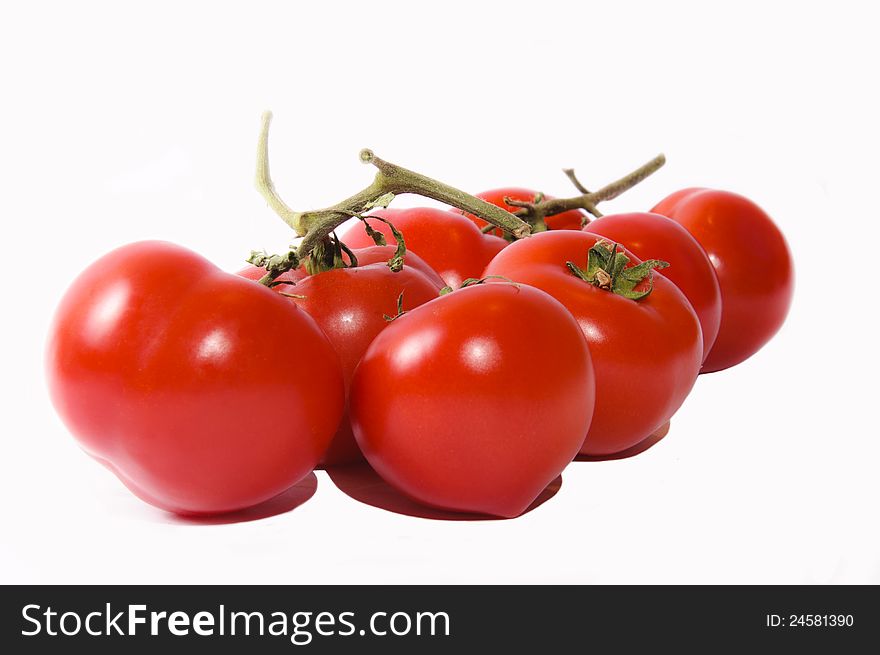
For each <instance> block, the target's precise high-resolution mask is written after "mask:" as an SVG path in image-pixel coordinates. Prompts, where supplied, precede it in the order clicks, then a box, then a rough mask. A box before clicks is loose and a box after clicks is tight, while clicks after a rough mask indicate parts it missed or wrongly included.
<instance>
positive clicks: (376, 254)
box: [236, 245, 445, 292]
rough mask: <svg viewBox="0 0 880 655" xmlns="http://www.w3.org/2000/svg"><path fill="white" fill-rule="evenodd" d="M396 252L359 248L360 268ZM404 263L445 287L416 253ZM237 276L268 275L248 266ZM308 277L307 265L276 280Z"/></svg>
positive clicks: (384, 260) (383, 260)
mask: <svg viewBox="0 0 880 655" xmlns="http://www.w3.org/2000/svg"><path fill="white" fill-rule="evenodd" d="M395 250H396V246H390V245H389V246H375V245H371V246H370V247H368V248H359V249H358V250H357V251H356V252H355V257H356V258H357V261H358V265H359V266H366V265H367V264H379V263H387V262H388V260H389V259H391V258H392V257H393V256H394V252H395ZM343 258H344V259H345V261H346V262H349V261H350V260H349V258H348V255H343ZM404 261H405V265H406V266H408V267H410V268H414V269H416V270H418V271H421V272H422V273H424V274H425V276H426V277H427V278H428V279H429V280H431V282H433V283H434V284H436V285H438V286H439V287H440V288H442V287H443V286H444V285H445V282H443V278H442V277H440V276H439V275H438V274H437V271H435V270H434V269H433V268H431V267H430V266H428V264H427V262H425V260H424V259H422V258H421V257H419V256H418V255H417V254H416V253H414V252H408V253H406V256H405V257H404ZM236 274H237V275H241V276H242V277H246V278H248V279H249V280H260V279H262V277H263V276H264V275H265V274H266V269H264V268H260V267H258V266H253V265H251V264H248V265H247V266H245V267H244V268H242V269H241V270H239V271H237V272H236ZM308 275H309V273H308V271H307V270H306V267H305V265H302V266H300V267H299V268H297V269H294V270H292V271H287V272H286V273H282V274H281V275H279V276H278V277H277V278H276V279H278V280H286V281H288V282H299V281H300V280H302V279H304V278H306V277H308ZM285 287H286V288H287V291H288V292H291V287H290V285H280V288H278V290H279V291H284V289H285Z"/></svg>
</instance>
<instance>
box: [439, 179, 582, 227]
mask: <svg viewBox="0 0 880 655" xmlns="http://www.w3.org/2000/svg"><path fill="white" fill-rule="evenodd" d="M476 195H477V198H482V199H483V200H485V201H486V202H491V203H492V204H493V205H495V206H496V207H501V209H506V210H507V211H509V212H511V213H513V212H515V211H516V210H517V209H519V208H518V207H516V206H514V205H508V204H507V203H506V202H504V199H505V198H510V199H511V200H521V201H523V202H534V201H535V199H536V198H538V197H539V196H540V194H539V192H538V191H533V190H532V189H524V188H522V187H504V188H501V189H492V190H491V191H483V192H482V193H478V194H476ZM544 199H545V200H552V199H553V196H547V195H545V196H544ZM453 211H455V212H458V213H459V214H464V215H465V216H467V217H468V218H469V219H471V220H472V221H473V222H474V223H475V224H476V226H477V227H478V228H480V229H482V228H484V227H485V226H486V225H487V223H486V221H484V220H483V219H482V218H478V217H476V216H474V215H473V214H468V213H467V212H463V211H461V210H460V209H455V210H453ZM585 218H586V214H584V213H583V212H581V211H578V210H577V209H571V210H569V211H567V212H562V213H559V214H554V215H553V216H548V217H547V218H546V219H545V223H546V224H547V229H548V230H580V229H581V227H583V225H584V219H585ZM489 234H494V235H495V236H498V237H500V236H503V235H504V232H503V231H502V230H500V229H498V230H492V231H491V232H489Z"/></svg>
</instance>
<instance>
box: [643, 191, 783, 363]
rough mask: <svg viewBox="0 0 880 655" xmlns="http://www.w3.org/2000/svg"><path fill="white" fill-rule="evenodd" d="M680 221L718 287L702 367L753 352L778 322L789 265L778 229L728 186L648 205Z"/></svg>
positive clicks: (684, 193) (737, 360) (736, 359)
mask: <svg viewBox="0 0 880 655" xmlns="http://www.w3.org/2000/svg"><path fill="white" fill-rule="evenodd" d="M653 211H655V212H657V213H663V214H665V215H667V216H669V217H670V218H672V219H673V220H674V221H676V222H678V223H680V224H681V225H683V226H684V227H685V228H686V229H687V230H688V232H690V233H691V234H692V235H693V236H694V238H696V240H697V241H699V242H700V245H702V246H703V249H704V250H705V251H706V253H707V254H708V255H709V260H710V261H711V262H712V265H713V266H714V267H715V273H716V275H717V276H718V283H719V285H720V287H721V302H722V310H721V326H720V328H719V330H718V338H717V339H716V340H715V344H714V345H713V346H712V350H711V351H710V352H709V356H708V357H707V358H706V362H705V364H704V365H703V371H704V372H709V371H720V370H722V369H725V368H729V367H731V366H734V365H736V364H739V363H740V362H742V361H744V360H746V359H748V358H749V357H751V356H752V355H754V354H755V353H756V352H757V351H758V350H760V349H761V347H762V346H763V345H764V344H765V343H767V342H768V341H769V340H770V339H771V338H772V337H773V335H774V334H776V332H777V331H778V330H779V328H780V327H782V323H783V322H784V321H785V317H786V315H787V314H788V309H789V307H790V306H791V298H792V295H793V293H794V267H793V264H792V259H791V252H790V251H789V249H788V244H787V243H786V242H785V237H784V236H782V232H780V231H779V228H778V227H776V225H775V224H774V223H773V221H772V219H771V218H770V217H769V216H768V215H767V214H766V213H765V212H764V210H762V209H761V208H760V207H758V205H756V204H755V203H753V202H752V201H751V200H749V199H747V198H744V197H743V196H739V195H737V194H735V193H730V192H728V191H715V190H712V189H684V190H683V191H679V192H677V193H674V194H673V195H671V196H669V197H668V198H666V199H665V200H662V201H661V202H660V204H658V205H657V206H656V207H655V208H654V210H653Z"/></svg>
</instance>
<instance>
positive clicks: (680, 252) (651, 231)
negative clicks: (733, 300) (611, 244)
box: [584, 212, 721, 359]
mask: <svg viewBox="0 0 880 655" xmlns="http://www.w3.org/2000/svg"><path fill="white" fill-rule="evenodd" d="M584 231H586V232H590V233H592V234H601V235H602V236H603V237H607V238H608V239H610V240H611V241H615V242H617V243H625V244H626V248H627V250H629V251H630V252H631V253H633V254H634V255H635V256H636V257H638V258H639V259H641V260H645V259H660V260H663V261H665V262H668V263H669V268H664V269H663V272H662V275H663V276H664V277H666V278H668V279H670V280H672V281H673V282H675V285H676V286H677V287H678V288H679V289H681V291H682V293H684V295H685V296H687V299H688V300H689V301H690V303H691V306H692V307H693V308H694V311H695V312H696V313H697V318H699V319H700V327H701V328H702V330H703V359H706V357H707V356H708V354H709V351H710V350H711V348H712V344H713V343H715V337H717V336H718V326H719V325H720V323H721V289H720V288H719V287H718V278H717V277H716V276H715V269H714V268H713V267H712V262H710V261H709V257H708V256H707V255H706V251H705V250H703V248H702V246H700V244H699V243H697V240H696V239H694V238H693V237H692V236H691V234H690V232H688V231H687V230H686V229H684V228H683V227H682V226H681V225H679V224H678V223H676V222H675V221H673V220H670V219H668V218H666V217H665V216H660V215H659V214H649V213H646V212H635V213H631V214H609V215H607V216H603V217H602V218H598V219H596V220H594V221H593V222H591V223H590V224H589V225H588V226H587V227H586V228H584Z"/></svg>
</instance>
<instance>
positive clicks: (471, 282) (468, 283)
mask: <svg viewBox="0 0 880 655" xmlns="http://www.w3.org/2000/svg"><path fill="white" fill-rule="evenodd" d="M496 279H497V280H504V281H505V282H508V283H510V284H512V285H514V286H518V285H517V283H516V282H514V281H513V280H511V279H510V278H509V277H505V276H503V275H487V276H486V277H479V278H478V277H469V278H467V279H466V280H462V282H461V286H459V287H458V288H459V289H464V288H465V287H473V286H476V285H478V284H486V282H488V281H489V280H496ZM453 291H455V289H453V288H452V287H450V286H446V287H443V288H442V289H440V295H441V296H445V295H446V294H448V293H452V292H453Z"/></svg>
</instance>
